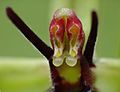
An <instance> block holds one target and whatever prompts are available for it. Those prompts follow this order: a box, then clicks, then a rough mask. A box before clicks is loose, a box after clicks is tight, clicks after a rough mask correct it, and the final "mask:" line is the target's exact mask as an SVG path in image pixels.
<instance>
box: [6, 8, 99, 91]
mask: <svg viewBox="0 0 120 92" xmlns="http://www.w3.org/2000/svg"><path fill="white" fill-rule="evenodd" d="M6 13H7V16H8V18H9V19H10V20H11V22H12V23H13V24H14V25H15V26H16V27H17V28H18V29H19V30H20V32H22V33H23V34H24V36H25V37H26V38H27V39H28V40H29V41H30V42H31V43H32V44H33V45H34V46H35V47H36V48H37V49H38V50H39V52H41V53H42V54H43V55H44V56H45V57H46V58H47V60H48V61H49V65H50V71H51V79H52V85H53V87H52V88H54V89H53V91H52V92H71V91H72V92H88V91H91V92H96V91H93V90H94V86H93V82H94V78H93V77H92V73H91V67H95V64H94V62H93V53H94V46H95V42H96V37H97V29H98V17H97V14H96V12H95V11H93V12H92V25H91V30H90V34H89V37H88V41H87V44H86V47H85V51H84V52H82V48H83V45H84V40H85V35H84V32H83V29H82V23H81V21H80V20H79V19H78V18H77V16H76V15H75V13H74V12H73V11H72V10H70V9H67V8H63V9H59V10H57V11H56V12H55V14H54V16H53V19H52V21H51V24H50V27H49V31H50V40H51V43H52V47H53V49H52V48H50V47H49V46H47V45H46V44H45V43H44V42H43V41H42V40H41V39H40V38H39V37H38V36H37V35H36V34H35V33H34V32H33V31H32V30H31V29H30V28H29V27H28V26H27V25H26V24H25V23H24V22H23V21H22V19H21V18H20V17H19V16H18V15H17V14H16V13H15V12H14V11H13V10H12V9H11V8H10V7H8V8H6ZM66 53H67V54H66ZM66 55H67V56H66ZM68 55H69V56H68ZM63 56H66V57H68V58H66V59H67V60H68V61H70V60H71V61H75V60H76V59H77V61H78V60H80V62H79V63H77V64H75V66H73V65H72V64H71V63H69V62H66V63H67V66H66V65H65V64H63V65H61V64H60V65H61V66H60V67H56V66H55V65H54V63H53V61H54V59H55V58H56V59H58V61H59V60H60V63H61V59H62V58H63ZM77 56H78V57H77ZM61 57H62V58H61ZM71 57H72V58H71ZM69 58H70V59H69ZM71 61H70V62H71ZM68 65H69V66H70V67H69V66H68ZM68 71H69V72H70V73H69V72H68ZM73 72H74V74H75V78H78V77H80V79H78V80H77V81H76V82H75V83H71V82H70V81H71V79H70V80H69V78H70V77H68V76H72V75H71V73H73ZM76 76H77V77H76ZM67 78H68V79H67ZM72 81H73V80H72Z"/></svg>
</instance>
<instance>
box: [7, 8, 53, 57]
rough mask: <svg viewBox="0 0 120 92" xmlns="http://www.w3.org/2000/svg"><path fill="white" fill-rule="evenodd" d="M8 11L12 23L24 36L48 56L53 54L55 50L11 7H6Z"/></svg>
mask: <svg viewBox="0 0 120 92" xmlns="http://www.w3.org/2000/svg"><path fill="white" fill-rule="evenodd" d="M6 13H7V16H8V17H9V19H10V20H11V21H12V23H13V24H14V25H15V26H16V27H17V28H18V29H19V30H20V32H22V33H23V34H24V36H25V37H26V38H27V39H28V40H29V41H30V42H31V43H32V44H33V45H34V46H35V47H36V48H37V49H38V50H39V51H40V52H41V53H42V54H43V55H44V56H45V57H46V58H47V59H50V57H51V56H52V54H53V50H52V49H51V48H50V47H48V46H47V45H46V44H45V43H44V42H43V41H42V40H41V39H40V38H39V37H38V36H37V35H36V34H35V33H33V31H32V30H31V29H30V28H29V27H28V26H27V25H26V24H25V23H24V22H23V21H22V20H21V19H20V18H19V17H18V16H17V14H16V13H15V12H14V11H13V10H12V9H11V8H10V7H8V8H6Z"/></svg>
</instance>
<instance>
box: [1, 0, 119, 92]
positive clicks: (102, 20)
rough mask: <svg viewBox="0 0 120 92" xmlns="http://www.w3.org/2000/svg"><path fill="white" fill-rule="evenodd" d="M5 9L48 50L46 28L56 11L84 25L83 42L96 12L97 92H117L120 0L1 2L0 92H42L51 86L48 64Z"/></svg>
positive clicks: (16, 0) (26, 0)
mask: <svg viewBox="0 0 120 92" xmlns="http://www.w3.org/2000/svg"><path fill="white" fill-rule="evenodd" d="M8 6H10V7H12V8H13V9H14V10H15V11H16V13H17V14H18V15H19V16H20V17H21V18H22V19H23V20H24V21H25V23H26V24H27V25H28V26H29V27H30V28H31V29H33V31H34V32H35V33H36V34H37V35H38V36H39V37H40V38H41V39H42V40H43V41H44V42H46V43H47V44H48V45H49V46H51V45H50V42H49V30H48V28H49V23H50V20H51V18H52V16H53V13H54V11H55V10H57V9H59V8H62V7H68V8H71V9H73V10H74V11H75V12H76V14H77V15H78V17H79V18H80V19H81V21H82V23H83V29H84V31H85V33H86V40H87V37H88V35H89V31H90V25H91V16H90V14H91V11H92V10H96V11H97V13H98V17H99V31H98V39H97V45H96V50H95V57H96V62H97V69H96V70H95V73H96V75H97V82H96V85H97V87H98V88H99V90H100V92H120V88H119V87H120V74H119V70H120V59H119V58H120V36H119V35H120V26H119V25H120V17H119V16H120V11H119V9H120V0H111V1H110V0H34V1H33V0H19V1H18V0H0V92H44V91H45V89H47V88H48V87H49V86H50V85H51V82H50V74H49V67H48V63H47V61H46V60H45V59H43V58H42V55H41V54H40V53H39V52H38V51H37V50H36V49H35V48H34V47H33V46H32V45H31V44H30V43H29V41H27V40H26V39H25V38H24V37H23V35H21V33H20V32H19V31H18V29H17V28H16V27H15V26H14V25H13V24H12V23H11V22H10V21H9V19H8V18H7V16H6V13H5V8H6V7H8ZM43 68H44V69H46V72H43V70H42V69H43Z"/></svg>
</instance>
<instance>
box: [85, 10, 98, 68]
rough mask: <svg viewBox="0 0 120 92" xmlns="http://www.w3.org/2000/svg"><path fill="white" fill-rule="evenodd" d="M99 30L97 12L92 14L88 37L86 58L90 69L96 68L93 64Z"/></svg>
mask: <svg viewBox="0 0 120 92" xmlns="http://www.w3.org/2000/svg"><path fill="white" fill-rule="evenodd" d="M97 30H98V17H97V14H96V12H95V11H93V12H92V25H91V30H90V34H89V37H88V41H87V44H86V48H85V52H84V56H85V57H86V59H87V61H88V63H89V65H90V67H92V66H95V65H94V64H93V53H94V46H95V42H96V37H97Z"/></svg>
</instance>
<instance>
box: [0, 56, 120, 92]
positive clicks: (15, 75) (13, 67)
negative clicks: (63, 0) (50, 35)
mask: <svg viewBox="0 0 120 92" xmlns="http://www.w3.org/2000/svg"><path fill="white" fill-rule="evenodd" d="M16 61H19V62H16ZM35 61H38V62H35ZM39 61H40V62H39ZM97 61H98V63H96V65H97V68H96V69H95V70H94V73H95V75H96V76H97V77H96V83H95V85H96V87H97V88H98V90H99V92H120V73H119V70H120V62H119V61H120V60H119V59H102V58H101V59H99V60H97ZM50 86H51V81H50V72H49V68H48V64H47V63H46V60H43V59H25V58H23V59H20V58H6V59H5V58H3V59H0V90H1V92H46V90H47V89H48V88H49V87H50Z"/></svg>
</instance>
